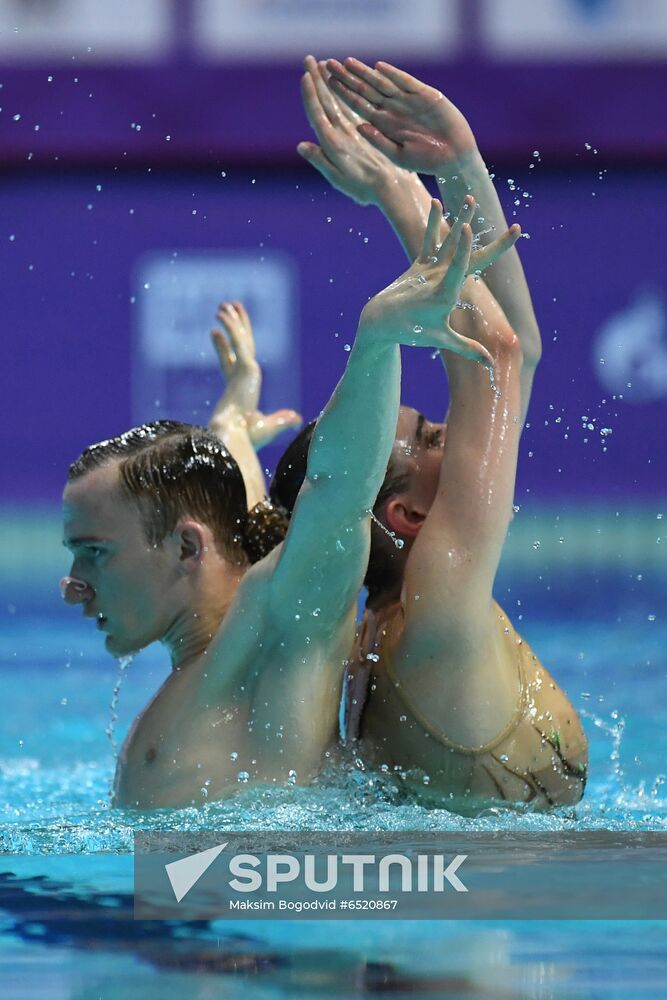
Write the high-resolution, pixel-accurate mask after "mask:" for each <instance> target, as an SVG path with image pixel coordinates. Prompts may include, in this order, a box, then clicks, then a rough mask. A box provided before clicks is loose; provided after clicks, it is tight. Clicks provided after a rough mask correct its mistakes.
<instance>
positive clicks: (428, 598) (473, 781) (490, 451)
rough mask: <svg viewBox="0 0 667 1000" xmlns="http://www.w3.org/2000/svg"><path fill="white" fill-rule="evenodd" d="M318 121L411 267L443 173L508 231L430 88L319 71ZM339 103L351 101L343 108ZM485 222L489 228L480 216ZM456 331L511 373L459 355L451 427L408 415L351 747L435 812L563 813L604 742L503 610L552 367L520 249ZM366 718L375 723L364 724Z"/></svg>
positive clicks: (379, 553)
mask: <svg viewBox="0 0 667 1000" xmlns="http://www.w3.org/2000/svg"><path fill="white" fill-rule="evenodd" d="M302 89H303V97H304V104H305V108H306V112H307V115H308V118H309V120H310V123H311V125H312V126H313V129H314V131H315V133H316V135H317V137H318V139H319V143H320V145H319V146H317V145H315V144H313V143H301V144H300V145H299V152H300V153H301V155H302V156H304V158H305V159H307V160H308V161H309V162H311V163H312V164H313V165H314V166H315V167H316V168H317V169H318V170H319V171H320V173H322V174H323V176H324V177H326V178H327V179H328V180H329V181H330V183H331V184H332V185H333V186H335V187H336V188H338V189H339V190H340V191H342V192H343V193H345V194H347V195H349V196H350V197H352V198H354V199H355V200H356V201H358V202H360V203H361V204H376V205H377V206H378V207H380V209H381V210H382V211H383V213H384V214H385V215H386V217H387V218H388V220H389V221H390V222H391V223H392V225H393V226H394V228H395V230H396V232H397V234H398V236H399V237H400V239H401V240H402V242H403V244H404V246H405V248H406V250H407V252H408V255H409V256H411V255H412V253H413V252H414V245H415V238H416V234H417V232H418V227H417V226H416V220H417V219H418V218H419V217H420V213H421V215H422V217H423V213H424V211H426V210H427V206H428V204H429V201H430V199H429V195H428V192H427V191H426V189H425V188H424V186H423V185H422V183H421V181H420V180H419V178H418V177H417V176H416V174H415V173H411V171H421V172H423V173H429V174H433V175H434V176H435V177H436V178H437V183H438V186H439V188H440V191H441V193H442V195H443V198H444V199H447V202H448V203H449V204H457V203H458V204H460V202H461V200H462V199H463V196H464V195H465V194H466V193H472V194H473V195H474V197H475V199H476V201H477V204H478V206H479V208H478V211H477V214H476V216H474V217H473V218H470V215H469V216H468V217H469V218H470V221H471V225H472V226H473V230H474V231H475V233H476V236H477V239H478V242H479V245H481V246H484V245H485V244H486V242H487V241H488V240H489V239H491V238H492V237H491V233H492V231H493V230H494V229H495V228H497V227H499V228H500V229H504V227H505V219H504V217H503V213H502V208H501V206H500V202H499V200H498V197H497V194H496V192H495V189H494V187H493V184H492V182H491V179H490V178H489V175H488V171H487V169H486V167H485V165H484V162H483V160H482V157H481V155H480V153H479V151H478V149H477V145H476V142H475V138H474V136H473V133H472V131H471V129H470V127H469V125H468V123H467V121H466V120H465V118H464V117H463V115H462V114H461V112H460V111H458V109H457V108H456V107H454V105H453V104H452V103H451V102H450V101H448V100H447V98H446V97H445V96H444V95H443V94H441V93H439V92H438V91H436V90H434V89H433V88H431V87H428V86H427V85H426V84H424V83H422V82H421V81H419V80H417V79H415V78H414V77H412V76H410V75H408V74H407V73H404V72H402V71H401V70H398V69H396V68H395V67H393V66H390V65H389V64H387V63H378V64H377V65H376V67H375V68H374V69H373V68H371V67H369V66H366V65H365V64H364V63H361V62H359V61H358V60H355V59H348V60H346V61H345V63H344V64H341V63H339V62H337V61H335V60H330V61H328V62H327V63H326V68H325V66H324V64H318V63H316V62H315V60H314V59H312V58H311V57H309V58H308V59H307V60H306V74H305V76H304V77H303V81H302ZM337 98H340V100H338V99H337ZM471 214H473V213H471ZM463 297H464V299H465V300H466V304H467V305H468V306H469V307H470V308H467V309H461V310H458V311H456V312H455V313H454V314H453V315H452V320H451V322H452V324H453V325H454V326H455V328H456V329H457V330H458V331H459V332H460V333H462V334H465V335H467V336H468V337H472V338H474V339H475V340H477V341H478V342H479V343H481V344H483V345H484V346H485V347H486V348H487V349H488V350H489V352H490V353H491V354H492V356H493V358H494V366H495V367H494V370H495V382H496V386H497V390H499V395H498V394H497V392H494V391H493V388H492V386H490V385H489V380H488V377H487V375H486V373H485V372H484V371H483V370H481V369H480V368H479V366H472V365H466V364H464V363H462V362H461V361H460V360H459V359H458V358H456V357H454V356H453V355H452V354H444V353H443V354H442V357H443V360H444V362H445V366H446V369H447V375H448V379H449V386H450V407H449V412H448V414H447V419H446V422H445V423H444V424H431V423H429V421H427V420H425V418H424V417H423V416H422V415H421V414H419V413H417V412H416V411H414V410H410V409H407V408H405V407H402V408H401V412H400V417H399V421H398V426H397V432H396V440H395V442H394V447H393V449H392V454H391V459H390V462H389V467H388V469H387V475H386V477H385V481H384V484H383V486H382V488H381V490H380V493H379V495H378V497H377V499H376V503H375V506H374V513H375V515H376V516H377V518H378V519H379V520H380V521H381V522H382V525H383V527H384V529H385V530H384V531H381V530H380V529H378V528H376V526H375V525H373V529H372V544H371V555H370V563H369V568H368V573H367V577H366V584H367V587H368V602H367V607H366V612H365V615H364V619H363V622H362V627H361V630H360V634H359V637H358V640H357V642H356V644H355V647H354V651H353V654H352V657H351V664H350V667H349V669H348V673H347V677H346V682H345V691H344V705H345V712H344V721H343V730H344V733H343V735H344V738H345V739H347V740H351V739H355V738H356V737H357V736H358V735H359V734H360V735H361V737H362V743H361V746H362V747H363V750H364V752H365V753H366V754H367V755H368V756H369V757H370V758H371V759H373V760H374V761H375V763H376V764H378V765H386V766H388V767H389V768H392V769H396V770H398V771H399V772H400V773H401V774H402V775H403V777H404V780H405V782H406V784H407V785H408V786H409V787H410V788H411V789H412V791H413V792H414V793H415V794H416V795H417V796H418V798H419V799H421V800H423V801H425V802H427V803H430V804H439V805H444V806H446V807H448V808H451V809H454V810H457V811H460V812H476V811H478V810H479V809H481V808H484V807H485V806H487V805H489V804H494V803H498V802H506V803H525V804H527V805H528V807H530V808H548V807H550V806H554V805H562V804H571V803H575V802H577V801H578V800H579V799H580V798H581V796H582V794H583V790H584V785H585V781H586V769H587V753H588V751H587V741H586V738H585V735H584V733H583V730H582V728H581V725H580V722H579V719H578V717H577V713H576V712H575V710H574V708H573V707H572V705H571V704H570V702H569V701H568V699H567V697H566V696H565V694H564V693H563V691H562V690H561V689H560V688H559V687H558V685H557V684H556V683H555V681H554V680H553V679H552V677H551V676H550V674H549V673H548V672H547V670H546V669H545V668H544V667H543V666H542V665H541V663H540V662H539V661H538V659H537V657H536V656H535V654H534V653H533V652H532V650H531V649H530V647H529V646H528V644H527V643H525V642H524V641H523V640H522V639H521V638H520V636H519V635H518V634H517V633H516V632H515V630H514V628H513V627H512V624H511V622H510V621H509V619H508V618H507V616H506V615H505V614H504V612H503V611H502V609H501V608H500V607H499V606H498V605H497V604H496V603H495V602H494V600H493V596H492V590H493V582H494V578H495V574H496V570H497V567H498V563H499V560H500V556H501V552H502V547H503V543H504V539H505V535H506V532H507V527H508V524H509V522H510V520H511V517H512V502H513V492H514V483H515V474H516V464H517V455H518V444H519V438H520V435H521V430H522V427H523V422H524V420H525V415H526V410H527V407H528V401H529V398H530V391H531V386H532V380H533V375H534V371H535V367H536V365H537V362H538V361H539V356H540V337H539V329H538V327H537V323H536V320H535V316H534V313H533V308H532V304H531V301H530V295H529V292H528V288H527V285H526V281H525V278H524V275H523V271H522V268H521V264H520V261H519V257H518V254H517V252H516V250H511V251H510V252H509V253H507V254H505V255H504V256H503V257H502V258H500V259H499V260H498V262H497V263H496V264H495V265H494V267H493V268H491V269H490V271H489V272H488V276H487V277H486V279H485V283H483V282H481V281H474V280H472V279H468V281H467V282H466V285H465V287H464V295H463ZM308 435H309V430H308V428H307V429H306V431H305V432H303V433H302V435H301V436H300V437H299V438H297V439H296V441H295V443H294V444H293V445H292V446H291V447H290V448H289V449H288V451H287V453H286V455H285V456H284V457H283V459H282V460H281V463H280V465H279V467H278V469H277V472H276V477H275V478H274V483H273V486H272V490H271V496H272V499H274V500H275V501H276V502H278V503H282V504H283V505H284V506H285V507H286V508H288V509H289V507H290V505H291V503H292V502H293V497H294V495H295V492H296V490H297V488H298V483H299V478H300V474H299V471H298V470H299V467H300V463H301V468H303V464H302V462H303V460H304V458H305V455H306V453H307V448H308ZM362 710H363V715H362Z"/></svg>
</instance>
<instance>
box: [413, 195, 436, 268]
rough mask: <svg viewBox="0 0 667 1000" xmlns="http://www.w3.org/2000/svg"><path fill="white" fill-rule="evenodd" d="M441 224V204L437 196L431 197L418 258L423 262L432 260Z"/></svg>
mask: <svg viewBox="0 0 667 1000" xmlns="http://www.w3.org/2000/svg"><path fill="white" fill-rule="evenodd" d="M441 224H442V205H441V203H440V202H439V201H438V199H437V198H432V199H431V210H430V212H429V213H428V220H427V222H426V229H425V230H424V239H423V240H422V248H421V251H420V254H419V257H418V260H419V261H420V262H421V263H423V264H425V263H427V261H433V260H434V258H435V257H436V256H437V253H438V249H439V247H440V227H441Z"/></svg>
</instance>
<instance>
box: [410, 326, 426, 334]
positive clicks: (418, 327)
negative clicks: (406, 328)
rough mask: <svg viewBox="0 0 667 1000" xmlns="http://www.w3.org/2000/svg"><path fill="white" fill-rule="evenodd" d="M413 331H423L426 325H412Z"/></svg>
mask: <svg viewBox="0 0 667 1000" xmlns="http://www.w3.org/2000/svg"><path fill="white" fill-rule="evenodd" d="M412 332H413V333H423V332H424V327H423V326H419V324H417V326H413V327H412Z"/></svg>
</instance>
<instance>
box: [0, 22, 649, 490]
mask: <svg viewBox="0 0 667 1000" xmlns="http://www.w3.org/2000/svg"><path fill="white" fill-rule="evenodd" d="M475 9H476V6H475V7H473V8H471V10H473V11H474V10H475ZM475 32H476V29H475V24H474V19H473V21H472V22H471V23H470V24H468V26H467V28H466V34H465V36H464V40H463V45H462V49H461V51H460V52H459V54H458V56H456V58H455V59H454V60H453V61H451V62H449V63H448V64H447V65H444V64H437V65H436V64H434V63H429V64H423V63H422V64H420V65H418V64H416V63H408V64H407V68H410V69H412V70H413V71H414V72H417V73H418V74H419V75H420V76H422V77H423V78H425V79H427V80H428V81H429V82H431V83H433V84H435V85H436V86H439V87H441V88H442V89H444V90H446V91H447V92H448V93H449V94H450V96H452V98H453V99H454V100H455V101H456V102H457V103H459V104H460V106H461V107H462V108H463V110H464V111H465V112H466V114H467V115H468V117H469V119H470V121H471V123H472V125H473V127H474V129H475V131H476V134H477V136H478V140H479V144H480V147H481V148H482V150H483V152H484V153H485V155H486V157H487V162H489V163H490V164H491V165H492V166H493V168H494V169H495V171H496V173H497V177H498V183H499V184H500V187H501V190H502V191H503V192H504V195H505V196H506V203H507V206H508V211H509V212H512V211H514V205H513V202H514V200H515V198H518V200H519V201H520V206H519V207H518V208H517V209H516V213H517V214H516V218H517V219H518V220H519V221H520V222H521V224H522V226H523V229H524V230H525V231H527V232H528V233H529V234H530V237H531V238H530V240H525V241H523V242H522V244H521V252H522V256H523V259H524V261H525V266H526V270H527V272H528V276H529V280H530V283H531V287H532V289H533V292H534V298H535V302H536V307H537V313H538V317H539V319H540V321H541V325H542V331H543V339H544V348H545V350H544V360H543V363H542V366H541V369H540V371H539V372H538V377H537V381H536V387H535V395H534V399H533V404H532V408H531V413H530V415H529V422H530V427H529V428H528V429H527V432H526V434H525V436H524V456H523V459H522V466H521V472H520V490H519V493H521V491H523V490H525V489H530V490H531V493H532V494H533V495H537V496H544V497H552V496H556V495H562V494H570V493H575V494H576V493H584V494H598V493H599V494H601V495H604V496H613V497H616V496H618V497H619V498H622V497H625V496H633V497H634V496H638V495H640V496H641V495H643V496H649V495H654V494H656V493H659V492H664V489H665V482H666V480H667V476H666V475H665V463H664V459H663V458H662V452H663V451H664V449H663V448H662V445H661V444H660V442H659V438H658V429H659V428H661V427H662V426H663V425H664V422H665V418H666V417H667V329H666V328H665V324H666V322H667V320H666V317H667V291H666V289H667V281H666V279H667V263H666V255H665V253H664V250H663V249H662V245H661V240H662V233H663V231H664V229H665V222H666V221H667V218H666V216H667V211H666V208H665V203H666V197H665V196H666V194H667V171H666V170H665V166H666V165H667V130H666V129H665V127H664V108H665V106H666V105H667V68H666V66H665V64H664V63H658V62H655V61H654V62H650V63H649V62H646V63H641V62H634V63H633V62H627V61H626V62H598V63H596V64H592V63H585V62H582V63H578V64H576V65H569V66H568V65H565V64H560V63H553V62H552V63H549V64H546V63H545V64H540V63H529V64H521V65H519V64H518V63H511V62H506V63H498V62H494V61H493V60H492V59H490V58H488V55H487V57H483V56H480V52H479V51H478V48H477V46H476V38H477V35H476V33H475ZM299 74H300V69H299V66H298V65H296V64H283V65H267V64H265V63H264V64H257V65H254V66H251V65H243V64H238V65H234V66H231V65H227V66H218V67H214V66H212V65H207V66H204V65H199V64H198V63H197V62H195V60H194V59H193V57H192V54H191V53H189V52H188V51H187V48H185V49H178V48H177V49H176V50H175V51H173V52H171V53H170V54H169V57H168V59H166V61H165V62H163V63H161V64H159V65H158V64H150V65H146V66H143V67H139V66H134V67H112V66H110V65H102V66H76V67H75V66H68V65H66V64H63V63H62V62H61V63H58V64H57V65H56V66H55V68H54V67H50V66H47V65H46V63H45V62H41V63H40V64H39V65H28V64H25V65H23V64H20V63H13V64H12V65H8V66H6V67H5V68H4V69H0V82H1V83H2V89H1V90H0V95H1V97H2V101H1V103H2V106H3V108H4V110H3V112H2V113H1V114H0V148H1V149H2V161H1V163H2V169H1V171H0V273H1V274H2V287H3V308H2V314H3V315H2V329H3V345H4V348H5V356H6V357H7V358H8V360H9V364H8V366H7V368H8V378H7V379H5V388H4V390H3V394H2V405H3V416H2V422H1V425H0V447H1V455H0V462H1V468H2V476H3V482H2V487H1V491H0V500H9V501H20V500H22V499H27V500H38V499H56V498H57V497H58V495H59V492H60V489H61V484H62V480H63V477H64V474H65V471H66V467H67V464H68V462H69V461H71V460H72V459H73V458H74V457H75V456H76V455H77V454H78V452H79V451H80V450H81V448H82V447H83V446H84V445H86V444H87V443H89V442H91V441H92V440H96V439H99V438H101V437H104V436H108V435H109V434H113V433H116V432H118V431H121V430H123V429H125V428H126V427H127V426H128V425H129V423H130V421H131V399H130V395H131V393H130V373H131V367H132V346H131V345H132V337H133V331H134V328H135V325H136V308H137V307H136V304H134V305H133V303H132V302H131V296H132V294H133V290H134V289H133V281H134V277H133V275H134V272H135V269H136V265H137V261H138V259H139V258H140V257H141V256H142V254H144V253H146V252H147V251H166V252H173V251H179V252H184V251H187V250H192V251H198V250H221V251H226V252H229V251H231V252H234V251H244V252H250V253H257V254H258V255H259V254H261V252H262V248H266V249H274V250H281V251H283V252H284V253H285V254H287V255H288V256H289V257H291V258H292V260H293V262H294V268H295V274H296V287H297V288H298V290H299V293H298V301H297V318H296V335H297V337H298V338H299V342H300V348H299V355H300V360H301V398H300V400H299V401H298V402H299V403H300V405H301V408H302V410H303V412H304V414H305V416H306V417H310V416H312V415H315V414H316V413H317V412H318V411H319V409H320V408H321V407H322V405H323V404H324V403H325V401H326V399H327V397H328V394H329V393H330V391H331V389H332V387H333V385H334V384H335V382H336V380H337V378H338V377H339V375H340V372H341V371H342V368H343V365H344V363H345V360H346V357H347V355H346V354H345V352H344V350H343V345H344V343H345V342H346V341H349V340H351V339H352V337H353V334H354V328H355V322H356V318H357V316H358V313H359V311H360V309H361V307H362V306H363V304H364V302H365V301H366V298H367V297H368V296H369V295H371V294H372V293H373V292H375V291H377V290H378V289H379V288H381V287H383V286H384V285H385V284H386V283H387V282H388V281H390V280H391V279H392V278H393V277H395V276H396V274H397V273H398V272H399V270H401V269H402V268H403V267H404V261H403V257H402V254H401V252H400V250H399V248H398V246H397V244H396V242H395V239H394V237H393V235H392V234H391V232H390V230H389V229H388V227H387V226H386V225H385V224H384V222H383V220H382V219H381V218H380V217H379V215H378V214H377V213H376V212H375V211H374V210H372V209H362V208H359V207H358V206H356V205H353V204H351V203H349V202H348V201H346V200H345V199H344V198H343V197H341V196H340V195H338V194H337V193H335V192H333V191H330V190H328V189H327V188H326V186H325V184H324V182H322V181H321V180H320V179H319V177H318V176H317V175H315V174H314V173H313V172H307V171H306V170H305V168H304V165H303V164H302V162H301V161H300V160H298V158H297V157H296V154H295V153H294V152H293V150H294V146H295V144H296V142H297V141H298V140H299V139H302V138H305V137H307V136H308V129H307V127H306V125H305V123H304V120H303V113H302V110H301V105H300V98H299V92H298V79H299ZM49 77H52V79H51V80H49ZM16 116H19V117H18V118H17V117H16ZM136 125H141V129H137V128H136ZM35 126H39V127H38V128H37V129H36V128H35ZM167 136H169V137H170V138H169V139H167ZM533 150H539V151H540V154H541V156H540V158H539V160H538V159H536V158H534V157H533ZM222 171H224V173H225V176H224V177H223V176H221V172H222ZM508 178H513V179H514V181H515V188H516V190H513V191H510V189H509V187H508V183H507V181H508ZM253 181H254V182H253ZM98 188H101V190H98ZM524 191H526V192H528V195H529V197H524V196H523V192H524ZM193 206H195V207H196V208H197V214H196V216H195V215H193V214H192V209H193ZM327 217H330V219H331V221H330V222H327ZM210 294H211V308H210V313H211V317H212V315H213V312H214V309H215V306H216V303H217V302H218V301H219V300H220V298H221V297H223V296H224V294H225V289H224V288H222V287H212V288H211V292H210ZM605 330H606V331H607V341H606V342H607V344H612V346H613V345H614V344H615V345H616V347H614V350H616V348H618V350H616V360H615V362H614V365H615V368H614V371H615V376H614V378H615V381H614V380H613V379H612V380H611V382H610V380H609V373H610V368H609V364H610V360H609V359H608V358H603V361H604V363H605V365H607V366H608V367H607V370H606V372H602V371H601V368H602V365H601V362H600V358H599V357H597V356H595V355H596V352H597V353H598V354H599V353H600V351H599V350H598V349H597V348H595V346H594V345H595V343H596V338H598V337H599V336H602V334H603V333H604V331H605ZM619 330H620V331H621V332H620V333H619V332H618V331H619ZM614 331H616V332H614ZM336 333H337V334H338V336H336V335H335V334H336ZM207 334H208V330H207V329H206V328H205V327H204V328H202V349H203V350H208V340H207ZM619 359H620V360H619ZM624 366H625V367H624ZM662 372H664V377H663V375H662V374H661V373H662ZM605 374H606V375H607V376H608V378H607V384H606V385H605V383H604V381H603V380H602V376H603V375H605ZM627 382H630V387H629V388H627ZM610 384H613V385H614V386H615V394H616V395H618V392H619V391H620V392H621V393H622V395H623V396H624V397H625V398H623V399H618V398H617V399H613V398H612V396H613V395H614V390H613V389H610V388H609V386H610ZM619 386H620V389H619ZM404 387H405V388H404V398H405V400H406V401H408V402H410V403H413V404H416V405H419V406H420V407H421V408H422V409H424V410H425V411H426V412H427V413H428V414H429V415H430V416H432V417H434V418H437V417H439V416H440V415H441V413H442V412H443V410H444V407H445V403H446V393H445V391H444V379H443V376H442V374H441V372H440V370H439V366H438V364H437V363H436V362H433V361H432V360H430V358H429V356H428V354H427V353H422V354H418V353H417V352H414V351H413V352H406V355H405V374H404ZM267 388H268V389H269V391H270V394H271V397H272V400H274V399H278V398H279V397H280V391H281V389H280V386H279V385H269V386H267ZM626 388H627V391H626ZM205 395H210V386H209V385H206V387H204V386H203V387H202V398H204V396H205ZM282 402H283V403H284V405H290V404H292V403H293V402H294V400H292V399H289V398H285V399H283V400H282ZM160 415H164V414H160ZM584 416H585V417H587V418H588V419H587V420H585V421H584V420H583V419H582V418H583V417H584ZM589 424H591V425H592V429H591V428H590V427H589V426H588V425H589ZM603 429H604V430H605V432H608V431H609V430H611V432H612V433H611V434H609V433H605V434H602V433H601V431H602V430H603ZM605 448H606V450H604V449H605ZM276 454H277V450H276V449H273V451H271V452H270V453H269V455H268V457H267V464H272V462H273V461H275V457H276Z"/></svg>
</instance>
